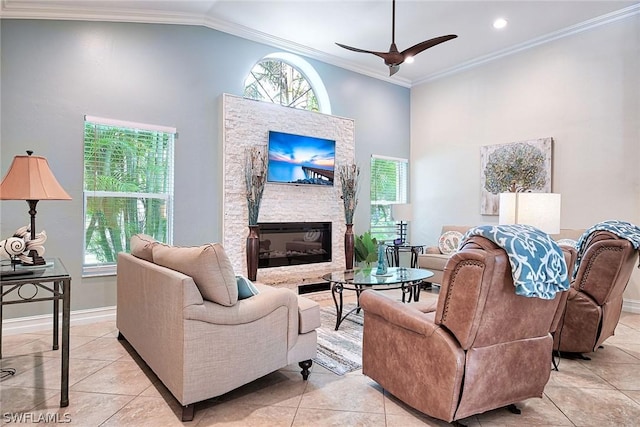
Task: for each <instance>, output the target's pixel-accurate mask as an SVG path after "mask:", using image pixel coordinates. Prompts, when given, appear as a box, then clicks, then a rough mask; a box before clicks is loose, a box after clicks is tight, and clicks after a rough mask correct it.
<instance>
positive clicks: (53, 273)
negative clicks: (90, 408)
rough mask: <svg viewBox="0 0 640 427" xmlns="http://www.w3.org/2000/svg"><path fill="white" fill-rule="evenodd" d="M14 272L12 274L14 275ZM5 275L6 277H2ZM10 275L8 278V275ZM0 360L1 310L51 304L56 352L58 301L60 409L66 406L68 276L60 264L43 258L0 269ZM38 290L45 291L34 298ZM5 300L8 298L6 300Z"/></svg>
mask: <svg viewBox="0 0 640 427" xmlns="http://www.w3.org/2000/svg"><path fill="white" fill-rule="evenodd" d="M14 271H15V273H16V274H14ZM3 273H7V274H3ZM9 274H11V275H9ZM0 291H1V292H0V359H1V358H2V307H3V306H5V305H10V304H25V303H30V302H37V301H53V350H57V349H58V326H59V312H60V307H59V304H60V300H62V378H61V381H60V407H61V408H64V407H66V406H69V323H70V316H71V276H69V273H67V269H66V268H65V266H64V264H63V263H62V261H60V260H59V259H57V258H50V259H46V264H45V265H38V266H22V265H16V266H15V270H14V269H13V267H10V266H2V270H0ZM40 291H44V292H46V295H44V296H38V293H39V292H40ZM8 297H9V298H8Z"/></svg>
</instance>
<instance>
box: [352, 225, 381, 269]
mask: <svg viewBox="0 0 640 427" xmlns="http://www.w3.org/2000/svg"><path fill="white" fill-rule="evenodd" d="M355 258H356V262H358V263H364V264H366V265H369V266H370V265H371V264H372V263H374V262H376V261H377V260H378V241H377V239H376V238H375V237H371V233H370V232H369V231H367V232H365V233H364V234H362V235H360V236H356V238H355Z"/></svg>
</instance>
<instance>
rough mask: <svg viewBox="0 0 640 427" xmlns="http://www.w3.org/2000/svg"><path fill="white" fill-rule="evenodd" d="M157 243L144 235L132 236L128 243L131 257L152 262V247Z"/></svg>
mask: <svg viewBox="0 0 640 427" xmlns="http://www.w3.org/2000/svg"><path fill="white" fill-rule="evenodd" d="M159 243H160V242H158V241H157V240H156V239H154V238H153V237H151V236H147V235H146V234H134V235H133V236H131V240H130V241H129V246H130V247H131V255H133V256H134V257H136V258H141V259H144V260H146V261H149V262H153V247H154V246H156V245H158V244H159Z"/></svg>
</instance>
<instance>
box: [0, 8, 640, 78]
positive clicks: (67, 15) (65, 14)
mask: <svg viewBox="0 0 640 427" xmlns="http://www.w3.org/2000/svg"><path fill="white" fill-rule="evenodd" d="M639 13H640V3H638V4H634V5H631V6H628V7H626V8H623V9H620V10H617V11H613V12H610V13H607V14H605V15H602V16H598V17H595V18H592V19H589V20H587V21H584V22H581V23H578V24H575V25H572V26H570V27H567V28H563V29H561V30H558V31H554V32H552V33H549V34H546V35H544V36H541V37H538V38H535V39H532V40H529V41H527V42H524V43H521V44H519V45H516V46H512V47H510V48H507V49H503V50H500V51H497V52H494V53H491V54H489V55H484V56H480V57H477V58H474V59H472V60H469V61H466V62H463V63H461V64H459V65H456V66H454V67H451V68H448V69H446V70H443V71H440V72H437V73H433V74H430V75H427V76H425V77H423V78H420V79H416V80H413V81H411V80H409V79H406V78H402V77H399V76H395V77H390V76H387V75H386V74H383V73H381V72H380V71H379V70H380V69H379V68H375V69H374V68H370V67H361V66H358V65H354V64H353V63H351V62H349V61H345V60H343V59H340V58H338V57H336V56H333V55H329V54H327V53H324V52H320V51H318V50H315V49H312V48H309V47H307V46H303V45H300V44H298V43H294V42H292V41H289V40H285V39H282V38H279V37H275V36H272V35H269V34H265V33H262V32H260V31H256V30H254V29H251V28H248V27H245V26H242V25H238V24H233V23H230V22H226V21H223V20H219V19H216V18H213V17H209V16H206V15H200V14H188V13H176V12H163V11H140V10H131V9H111V8H110V9H105V8H75V7H74V8H69V7H65V6H62V5H55V4H46V7H45V2H34V3H32V2H25V1H24V0H2V2H1V3H0V18H4V19H49V20H72V21H73V20H75V21H107V22H133V23H148V24H176V25H199V26H204V27H207V28H211V29H213V30H218V31H221V32H224V33H227V34H231V35H233V36H237V37H241V38H244V39H247V40H251V41H254V42H257V43H263V44H266V45H269V46H272V47H275V48H277V49H282V50H284V51H287V52H290V53H295V54H299V55H303V56H306V57H308V58H311V59H314V60H318V61H322V62H324V63H326V64H330V65H335V66H337V67H340V68H344V69H346V70H349V71H353V72H355V73H358V74H362V75H365V76H368V77H371V78H374V79H378V80H382V81H385V82H388V83H392V84H395V85H398V86H403V87H406V88H411V87H413V86H416V85H420V84H423V83H428V82H432V81H434V80H438V79H441V78H444V77H448V76H450V75H453V74H457V73H460V72H462V71H465V70H468V69H471V68H474V67H478V66H480V65H483V64H486V63H488V62H491V61H495V60H498V59H501V58H504V57H506V56H509V55H513V54H516V53H518V52H522V51H524V50H527V49H531V48H534V47H536V46H539V45H542V44H545V43H549V42H551V41H554V40H558V39H561V38H564V37H568V36H571V35H574V34H578V33H580V32H583V31H588V30H590V29H593V28H596V27H599V26H601V25H606V24H609V23H612V22H615V21H618V20H621V19H625V18H628V17H631V16H634V15H637V14H639ZM385 71H386V68H385Z"/></svg>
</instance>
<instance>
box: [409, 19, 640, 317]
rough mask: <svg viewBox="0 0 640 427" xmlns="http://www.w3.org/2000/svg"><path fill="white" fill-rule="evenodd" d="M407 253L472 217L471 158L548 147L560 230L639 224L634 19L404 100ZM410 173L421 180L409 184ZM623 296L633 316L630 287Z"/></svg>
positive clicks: (638, 39)
mask: <svg viewBox="0 0 640 427" xmlns="http://www.w3.org/2000/svg"><path fill="white" fill-rule="evenodd" d="M411 116H412V124H411V157H412V163H413V168H414V173H413V174H412V176H411V179H412V181H413V182H414V188H413V192H412V199H413V202H414V205H415V206H416V212H415V213H414V216H416V215H417V217H418V218H419V221H413V223H412V224H413V225H414V227H413V232H414V233H413V236H412V240H413V241H419V242H420V243H431V244H433V243H436V242H437V238H438V235H439V233H440V229H441V227H442V225H444V224H458V225H473V224H484V223H497V220H498V218H497V216H483V215H480V147H481V146H484V145H493V144H503V143H509V142H516V141H523V140H529V139H536V138H542V137H549V136H550V137H553V139H554V147H553V160H552V163H553V166H552V167H553V170H552V191H553V192H557V193H561V194H562V218H561V227H562V228H588V227H590V226H592V225H594V224H595V223H597V222H600V221H603V220H607V219H621V220H626V221H630V222H633V223H635V224H640V168H639V167H638V165H639V164H640V15H638V14H636V15H633V16H630V17H627V18H625V19H622V20H619V21H615V22H612V23H609V24H607V25H602V26H599V27H596V28H592V29H590V30H588V31H584V32H581V33H577V34H574V35H572V36H569V37H566V38H562V39H559V40H555V41H553V42H550V43H547V44H544V45H540V46H537V47H536V48H533V49H530V50H527V51H523V52H521V53H518V54H516V55H512V56H508V57H505V58H503V59H500V60H497V61H493V62H490V63H488V64H486V65H483V66H480V67H477V68H474V69H471V70H468V71H466V72H462V73H459V74H456V75H453V76H450V77H448V78H443V79H440V80H437V81H434V82H431V83H426V84H423V85H420V86H418V87H415V88H413V89H412V90H411ZM416 170H420V173H417V172H415V171H416ZM638 273H639V271H638V270H637V269H635V273H634V276H633V277H632V280H631V283H630V285H629V287H628V289H627V292H626V294H625V304H626V303H627V301H626V300H630V302H634V304H636V305H637V307H636V308H637V309H638V310H640V278H639V276H640V275H639V274H638Z"/></svg>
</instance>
